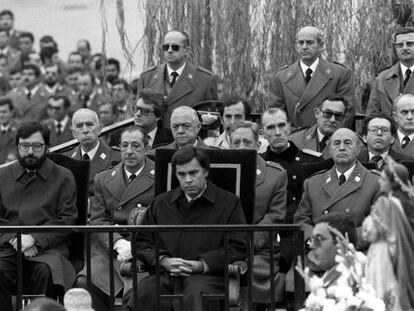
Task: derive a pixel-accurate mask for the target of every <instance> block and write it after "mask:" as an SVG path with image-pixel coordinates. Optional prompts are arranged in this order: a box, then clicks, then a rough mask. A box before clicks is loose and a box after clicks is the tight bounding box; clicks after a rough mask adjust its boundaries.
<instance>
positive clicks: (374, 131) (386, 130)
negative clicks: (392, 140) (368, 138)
mask: <svg viewBox="0 0 414 311" xmlns="http://www.w3.org/2000/svg"><path fill="white" fill-rule="evenodd" d="M367 131H368V132H369V133H370V134H378V131H381V133H382V134H388V133H391V129H390V128H388V127H385V126H372V127H368V128H367Z"/></svg>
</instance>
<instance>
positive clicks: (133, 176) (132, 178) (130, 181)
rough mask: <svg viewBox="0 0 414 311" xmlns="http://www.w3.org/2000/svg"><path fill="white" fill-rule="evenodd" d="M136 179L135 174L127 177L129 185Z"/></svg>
mask: <svg viewBox="0 0 414 311" xmlns="http://www.w3.org/2000/svg"><path fill="white" fill-rule="evenodd" d="M136 177H137V175H135V174H132V175H131V176H129V178H128V180H129V183H132V182H133V180H134V179H135V178H136Z"/></svg>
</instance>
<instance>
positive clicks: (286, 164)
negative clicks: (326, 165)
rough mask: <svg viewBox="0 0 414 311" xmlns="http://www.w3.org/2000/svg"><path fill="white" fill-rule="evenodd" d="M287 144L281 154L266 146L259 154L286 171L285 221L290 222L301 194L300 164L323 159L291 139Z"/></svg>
mask: <svg viewBox="0 0 414 311" xmlns="http://www.w3.org/2000/svg"><path fill="white" fill-rule="evenodd" d="M289 144H290V146H289V148H288V149H286V150H285V151H283V152H282V153H281V154H276V153H275V152H273V151H272V150H271V149H270V147H268V148H267V150H266V152H265V153H262V154H261V156H262V157H263V159H264V160H266V161H272V162H275V163H278V164H280V165H281V166H282V167H283V168H284V169H285V170H286V172H287V176H288V184H287V214H286V222H288V223H292V221H293V214H294V213H295V211H296V209H297V207H298V204H299V201H300V198H301V196H302V184H303V178H302V164H303V163H316V162H320V161H323V159H322V158H321V157H317V156H316V155H312V154H310V153H305V152H303V151H302V150H300V149H299V148H298V147H296V145H295V144H294V143H293V142H291V141H289Z"/></svg>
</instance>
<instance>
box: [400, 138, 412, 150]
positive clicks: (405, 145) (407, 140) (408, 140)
mask: <svg viewBox="0 0 414 311" xmlns="http://www.w3.org/2000/svg"><path fill="white" fill-rule="evenodd" d="M409 142H410V137H408V136H407V135H405V136H404V138H403V140H402V142H401V148H403V149H404V148H405V147H407V145H408V143H409Z"/></svg>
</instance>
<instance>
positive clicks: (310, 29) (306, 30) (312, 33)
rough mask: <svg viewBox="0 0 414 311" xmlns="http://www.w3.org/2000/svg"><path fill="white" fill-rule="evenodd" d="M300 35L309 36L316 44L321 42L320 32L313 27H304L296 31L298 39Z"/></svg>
mask: <svg viewBox="0 0 414 311" xmlns="http://www.w3.org/2000/svg"><path fill="white" fill-rule="evenodd" d="M302 35H310V36H313V37H315V38H316V39H317V40H318V42H323V35H322V31H320V30H319V29H318V28H316V27H314V26H305V27H303V28H301V29H300V30H299V31H298V35H297V36H298V37H299V36H302Z"/></svg>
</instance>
